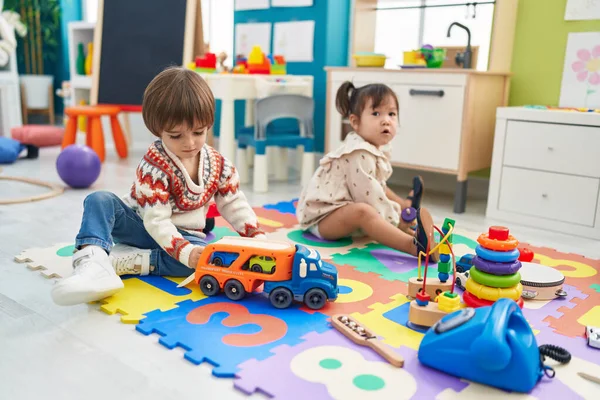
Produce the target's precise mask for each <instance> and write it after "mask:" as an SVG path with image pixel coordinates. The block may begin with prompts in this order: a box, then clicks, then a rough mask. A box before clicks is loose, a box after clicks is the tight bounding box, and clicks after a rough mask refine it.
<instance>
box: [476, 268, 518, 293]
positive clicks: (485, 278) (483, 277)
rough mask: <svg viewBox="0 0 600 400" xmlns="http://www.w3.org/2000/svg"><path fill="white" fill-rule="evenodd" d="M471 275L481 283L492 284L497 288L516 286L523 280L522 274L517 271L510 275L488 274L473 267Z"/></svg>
mask: <svg viewBox="0 0 600 400" xmlns="http://www.w3.org/2000/svg"><path fill="white" fill-rule="evenodd" d="M469 272H470V275H469V276H470V277H471V278H473V280H474V281H475V282H477V283H479V284H480V285H485V286H491V287H495V288H508V287H513V286H516V284H517V283H519V282H521V274H520V273H518V272H517V273H515V274H510V275H494V274H488V273H487V272H483V271H480V270H478V269H477V268H475V267H473V268H471V269H470V270H469Z"/></svg>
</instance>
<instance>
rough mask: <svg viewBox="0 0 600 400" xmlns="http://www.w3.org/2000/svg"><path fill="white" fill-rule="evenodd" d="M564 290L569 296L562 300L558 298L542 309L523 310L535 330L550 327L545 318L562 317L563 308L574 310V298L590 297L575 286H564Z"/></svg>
mask: <svg viewBox="0 0 600 400" xmlns="http://www.w3.org/2000/svg"><path fill="white" fill-rule="evenodd" d="M563 290H564V291H565V292H567V296H565V297H562V298H557V299H554V300H551V301H550V302H548V304H546V305H544V306H543V307H540V308H538V309H536V310H532V309H529V308H526V307H524V308H523V314H524V315H525V318H527V320H528V321H529V323H530V324H531V325H533V328H534V329H542V328H546V327H547V326H548V323H547V322H544V321H543V320H544V318H546V317H549V316H553V317H554V318H560V317H562V315H563V313H562V312H561V311H558V309H559V308H561V307H568V308H573V307H575V306H576V305H577V304H575V303H572V302H571V300H573V299H574V298H579V299H585V298H587V297H588V295H587V294H585V293H583V292H582V291H580V290H578V289H577V288H576V287H575V286H570V285H563Z"/></svg>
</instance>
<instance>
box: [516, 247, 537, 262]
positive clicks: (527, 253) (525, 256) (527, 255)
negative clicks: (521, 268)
mask: <svg viewBox="0 0 600 400" xmlns="http://www.w3.org/2000/svg"><path fill="white" fill-rule="evenodd" d="M519 253H521V254H520V255H519V261H523V262H531V261H533V256H534V254H533V251H531V250H529V249H528V248H527V247H520V248H519Z"/></svg>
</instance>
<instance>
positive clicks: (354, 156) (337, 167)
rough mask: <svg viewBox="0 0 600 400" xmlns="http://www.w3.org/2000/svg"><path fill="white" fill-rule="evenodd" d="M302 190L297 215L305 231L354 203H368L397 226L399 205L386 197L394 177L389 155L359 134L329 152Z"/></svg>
mask: <svg viewBox="0 0 600 400" xmlns="http://www.w3.org/2000/svg"><path fill="white" fill-rule="evenodd" d="M319 164H320V165H319V168H318V169H317V171H316V172H315V174H314V175H313V177H312V178H311V180H310V182H309V183H308V185H306V187H305V188H304V189H303V191H302V193H301V195H300V199H299V200H298V206H297V208H296V216H297V217H298V221H299V223H300V227H301V228H302V229H305V230H306V229H309V228H312V227H314V226H315V225H317V224H318V223H319V222H320V221H321V220H322V219H323V218H325V217H326V216H328V215H329V214H331V213H332V212H333V211H335V210H337V209H339V208H341V207H343V206H345V205H347V204H351V203H366V204H369V205H371V206H373V208H375V209H376V210H377V212H378V213H379V215H381V216H382V217H383V218H385V220H386V221H389V222H390V224H392V225H394V226H398V225H399V223H400V212H401V209H400V205H399V204H398V203H396V202H394V201H392V200H390V199H388V197H387V196H386V194H385V189H386V182H387V180H388V179H389V177H390V176H391V175H392V165H391V163H390V161H389V155H388V154H387V153H386V152H384V151H383V150H382V149H381V148H377V147H375V146H373V145H372V144H370V143H368V142H367V141H365V140H364V139H363V138H362V137H361V136H359V135H358V134H357V133H356V132H351V133H349V134H348V136H346V139H345V140H344V142H343V144H342V146H340V147H339V148H338V149H337V150H335V151H332V152H330V153H328V154H327V155H326V156H325V157H323V158H322V159H321V161H320V163H319Z"/></svg>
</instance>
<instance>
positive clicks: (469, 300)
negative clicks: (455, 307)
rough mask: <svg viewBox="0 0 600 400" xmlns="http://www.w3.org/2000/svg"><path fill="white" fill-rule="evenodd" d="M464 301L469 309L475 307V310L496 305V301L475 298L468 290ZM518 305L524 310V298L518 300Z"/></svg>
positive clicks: (464, 295)
mask: <svg viewBox="0 0 600 400" xmlns="http://www.w3.org/2000/svg"><path fill="white" fill-rule="evenodd" d="M463 301H464V303H465V304H466V305H467V307H473V308H478V307H486V306H491V305H492V304H494V303H495V302H494V301H489V300H484V299H480V298H479V297H477V296H475V295H474V294H472V293H471V292H467V291H466V290H465V292H464V293H463ZM517 304H518V305H519V307H520V308H523V298H522V297H519V300H517Z"/></svg>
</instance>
